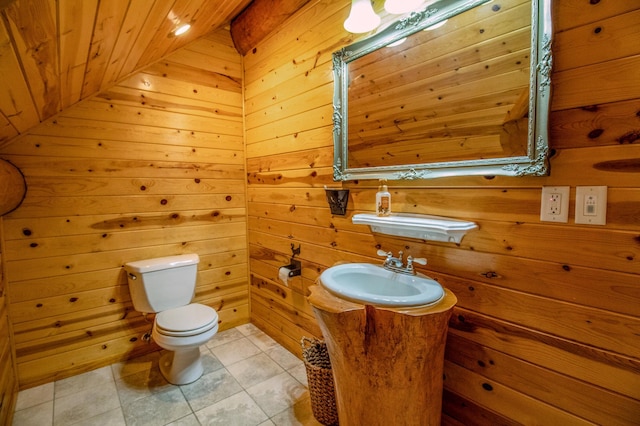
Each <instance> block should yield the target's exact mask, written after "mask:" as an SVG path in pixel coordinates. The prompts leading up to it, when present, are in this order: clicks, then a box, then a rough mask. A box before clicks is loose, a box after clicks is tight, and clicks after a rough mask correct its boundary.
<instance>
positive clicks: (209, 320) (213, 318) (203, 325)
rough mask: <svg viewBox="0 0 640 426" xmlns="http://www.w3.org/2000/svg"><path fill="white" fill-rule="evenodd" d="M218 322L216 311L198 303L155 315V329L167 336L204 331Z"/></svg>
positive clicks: (187, 334)
mask: <svg viewBox="0 0 640 426" xmlns="http://www.w3.org/2000/svg"><path fill="white" fill-rule="evenodd" d="M217 324H218V313H217V312H216V310H215V309H213V308H212V307H210V306H206V305H201V304H199V303H191V304H190V305H185V306H180V307H178V308H173V309H168V310H166V311H162V312H160V313H158V315H156V329H157V331H158V332H159V333H161V334H165V335H167V336H190V335H194V334H199V333H204V332H205V331H208V330H210V329H212V328H213V327H214V326H216V325H217Z"/></svg>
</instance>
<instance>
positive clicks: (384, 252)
mask: <svg viewBox="0 0 640 426" xmlns="http://www.w3.org/2000/svg"><path fill="white" fill-rule="evenodd" d="M377 254H378V256H384V257H387V256H389V255H391V252H388V253H387V252H386V251H384V250H381V249H378V251H377Z"/></svg>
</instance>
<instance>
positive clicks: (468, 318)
mask: <svg viewBox="0 0 640 426" xmlns="http://www.w3.org/2000/svg"><path fill="white" fill-rule="evenodd" d="M449 329H450V334H455V335H458V336H461V337H464V338H465V339H468V340H470V341H472V342H476V343H478V344H480V345H482V346H485V347H487V348H492V349H495V350H497V351H500V352H503V353H505V354H508V355H510V356H513V357H516V358H519V359H522V360H524V361H530V360H532V359H535V360H536V362H535V364H536V365H539V366H540V367H543V368H547V369H549V370H552V371H555V372H558V373H560V374H564V375H566V376H567V377H573V378H575V379H577V380H582V381H584V382H586V383H591V384H594V385H596V386H600V387H602V388H605V389H609V390H611V391H613V392H617V393H620V394H622V395H626V396H629V397H631V398H634V399H636V400H637V399H638V395H639V393H640V390H639V389H638V387H637V362H636V363H634V362H629V358H628V357H620V356H617V355H615V354H612V353H610V352H606V351H594V350H592V348H590V347H588V346H586V345H584V344H580V343H576V342H572V341H568V340H566V339H560V338H557V337H555V336H553V335H549V334H544V333H538V332H536V331H535V330H532V329H528V328H525V327H522V326H518V325H515V324H510V323H507V322H504V321H500V320H496V319H495V318H490V317H487V316H484V315H481V314H478V313H476V312H473V311H469V310H466V309H464V308H459V309H456V311H455V312H454V314H453V316H452V319H451V321H450V323H449ZM454 350H455V349H454ZM478 357H481V355H478ZM478 359H479V360H482V358H478Z"/></svg>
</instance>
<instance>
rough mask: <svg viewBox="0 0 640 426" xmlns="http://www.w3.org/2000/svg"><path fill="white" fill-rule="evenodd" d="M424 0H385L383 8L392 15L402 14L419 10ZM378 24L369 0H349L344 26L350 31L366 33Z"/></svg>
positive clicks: (377, 18)
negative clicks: (349, 6)
mask: <svg viewBox="0 0 640 426" xmlns="http://www.w3.org/2000/svg"><path fill="white" fill-rule="evenodd" d="M423 3H424V0H386V1H385V2H384V9H385V10H386V11H387V12H388V13H391V14H394V15H402V14H405V13H408V12H413V11H416V10H419V9H420V8H421V7H422V5H423ZM378 25H380V17H379V16H378V15H376V13H375V12H374V10H373V6H371V0H351V11H350V12H349V17H348V18H347V19H346V20H345V21H344V28H345V29H346V30H347V31H349V32H350V33H354V34H359V33H368V32H369V31H373V30H375V29H376V28H377V27H378Z"/></svg>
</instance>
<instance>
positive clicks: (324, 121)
mask: <svg viewBox="0 0 640 426" xmlns="http://www.w3.org/2000/svg"><path fill="white" fill-rule="evenodd" d="M332 114H333V107H328V106H323V107H320V108H314V109H312V110H309V111H304V112H301V113H300V114H297V115H294V116H289V117H287V118H286V119H283V120H280V121H279V122H277V123H269V124H268V125H266V126H263V127H261V128H259V129H247V131H246V134H247V137H250V138H251V139H252V140H254V141H261V140H266V139H270V138H275V137H278V138H279V137H283V136H286V135H291V134H294V133H296V132H294V131H293V130H291V129H293V128H296V125H300V124H301V123H304V127H303V128H301V129H300V131H305V130H312V129H315V128H318V127H323V126H329V125H331V119H332Z"/></svg>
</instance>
